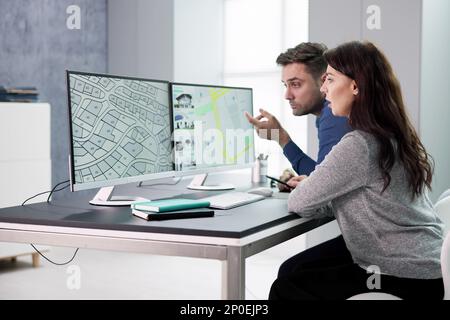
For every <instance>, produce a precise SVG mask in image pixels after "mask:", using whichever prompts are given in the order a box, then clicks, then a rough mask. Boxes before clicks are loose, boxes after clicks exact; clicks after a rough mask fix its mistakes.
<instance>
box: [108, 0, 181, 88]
mask: <svg viewBox="0 0 450 320" xmlns="http://www.w3.org/2000/svg"><path fill="white" fill-rule="evenodd" d="M173 33H174V32H173V0H127V1H123V0H108V72H109V73H111V74H118V75H130V76H134V77H142V78H151V79H161V80H172V77H173Z"/></svg>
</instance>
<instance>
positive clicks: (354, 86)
mask: <svg viewBox="0 0 450 320" xmlns="http://www.w3.org/2000/svg"><path fill="white" fill-rule="evenodd" d="M352 90H353V95H354V96H357V95H358V93H359V90H358V86H357V85H356V82H355V80H353V81H352Z"/></svg>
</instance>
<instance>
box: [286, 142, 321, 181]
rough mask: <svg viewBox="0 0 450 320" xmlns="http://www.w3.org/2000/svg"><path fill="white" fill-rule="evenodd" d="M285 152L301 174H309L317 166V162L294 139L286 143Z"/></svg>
mask: <svg viewBox="0 0 450 320" xmlns="http://www.w3.org/2000/svg"><path fill="white" fill-rule="evenodd" d="M283 153H284V155H285V156H286V158H288V160H289V162H290V163H291V165H292V168H293V169H294V170H295V172H297V174H299V175H307V176H309V175H310V173H311V172H313V171H314V169H315V168H316V165H317V163H316V162H315V161H314V160H313V159H311V158H310V157H308V155H307V154H305V153H304V152H303V151H302V150H301V149H300V148H299V147H298V146H297V145H296V144H295V143H294V142H293V141H292V140H290V141H289V142H288V143H287V144H286V145H285V147H284V148H283Z"/></svg>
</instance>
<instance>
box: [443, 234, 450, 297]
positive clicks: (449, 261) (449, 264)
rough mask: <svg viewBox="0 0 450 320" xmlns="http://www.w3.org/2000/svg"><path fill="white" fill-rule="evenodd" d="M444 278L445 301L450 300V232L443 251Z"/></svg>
mask: <svg viewBox="0 0 450 320" xmlns="http://www.w3.org/2000/svg"><path fill="white" fill-rule="evenodd" d="M441 268H442V278H443V279H444V288H445V296H444V300H450V232H448V233H447V236H446V237H445V240H444V244H443V245H442V251H441Z"/></svg>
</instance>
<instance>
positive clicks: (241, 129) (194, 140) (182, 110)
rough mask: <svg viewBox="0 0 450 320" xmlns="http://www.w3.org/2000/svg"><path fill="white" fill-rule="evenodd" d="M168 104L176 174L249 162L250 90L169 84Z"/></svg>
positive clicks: (250, 157)
mask: <svg viewBox="0 0 450 320" xmlns="http://www.w3.org/2000/svg"><path fill="white" fill-rule="evenodd" d="M172 104H173V120H174V141H175V168H176V170H177V171H184V170H194V169H201V168H205V167H211V166H213V167H214V166H222V165H234V164H247V163H250V162H253V144H254V140H253V139H254V138H253V128H252V126H251V125H250V124H249V123H248V121H247V119H246V118H245V116H244V112H245V111H247V112H249V113H250V114H252V112H253V110H252V109H253V104H252V90H251V89H246V88H227V87H213V86H211V87H209V86H201V85H189V84H173V85H172ZM199 143H200V144H201V145H200V146H198V145H197V146H196V144H199Z"/></svg>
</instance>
